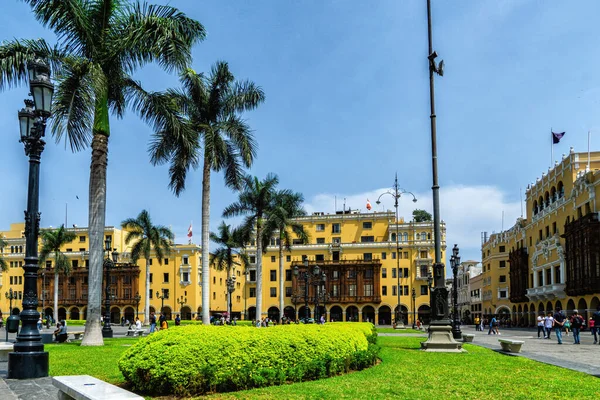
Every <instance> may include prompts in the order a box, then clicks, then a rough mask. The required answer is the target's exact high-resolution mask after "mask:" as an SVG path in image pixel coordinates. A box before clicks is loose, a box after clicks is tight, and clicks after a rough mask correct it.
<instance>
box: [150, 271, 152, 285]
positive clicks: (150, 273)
mask: <svg viewBox="0 0 600 400" xmlns="http://www.w3.org/2000/svg"><path fill="white" fill-rule="evenodd" d="M150 283H152V272H151V273H150Z"/></svg>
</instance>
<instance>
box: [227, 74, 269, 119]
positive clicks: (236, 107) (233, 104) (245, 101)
mask: <svg viewBox="0 0 600 400" xmlns="http://www.w3.org/2000/svg"><path fill="white" fill-rule="evenodd" d="M264 101H265V93H264V92H263V90H262V88H261V87H260V86H257V85H256V84H255V83H254V82H252V81H248V80H245V81H241V82H236V83H235V85H233V87H231V89H230V92H229V93H228V95H227V97H226V99H225V110H226V113H227V114H231V113H235V112H243V111H249V110H253V109H255V108H256V107H258V105H259V104H261V103H263V102H264Z"/></svg>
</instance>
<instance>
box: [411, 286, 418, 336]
mask: <svg viewBox="0 0 600 400" xmlns="http://www.w3.org/2000/svg"><path fill="white" fill-rule="evenodd" d="M416 297H417V293H416V291H415V288H412V300H413V304H412V309H413V325H412V328H413V329H415V321H416V310H415V299H416Z"/></svg>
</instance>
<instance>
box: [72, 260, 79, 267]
mask: <svg viewBox="0 0 600 400" xmlns="http://www.w3.org/2000/svg"><path fill="white" fill-rule="evenodd" d="M71 266H72V267H73V269H76V268H77V267H79V260H71Z"/></svg>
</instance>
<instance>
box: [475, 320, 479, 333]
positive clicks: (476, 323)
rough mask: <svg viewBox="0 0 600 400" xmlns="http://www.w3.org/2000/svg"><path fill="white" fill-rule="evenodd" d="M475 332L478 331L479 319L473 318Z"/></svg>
mask: <svg viewBox="0 0 600 400" xmlns="http://www.w3.org/2000/svg"><path fill="white" fill-rule="evenodd" d="M475 330H476V331H478V330H479V317H475Z"/></svg>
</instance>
